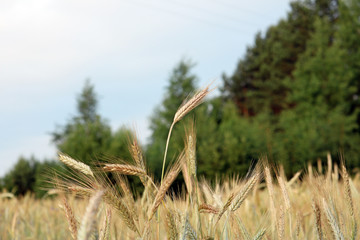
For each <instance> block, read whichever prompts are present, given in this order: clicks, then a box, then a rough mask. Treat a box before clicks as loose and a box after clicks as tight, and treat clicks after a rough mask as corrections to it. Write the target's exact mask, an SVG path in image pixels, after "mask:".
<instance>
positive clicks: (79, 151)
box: [0, 0, 360, 197]
mask: <svg viewBox="0 0 360 240" xmlns="http://www.w3.org/2000/svg"><path fill="white" fill-rule="evenodd" d="M359 16H360V2H359V1H358V0H349V1H335V0H330V1H329V0H306V1H294V2H291V11H290V12H289V13H288V15H287V17H286V19H283V20H281V21H280V22H278V24H277V25H275V26H271V27H270V28H268V29H267V31H266V32H265V33H264V34H261V33H258V34H257V35H256V36H255V39H254V42H253V44H252V45H251V46H249V47H248V48H247V51H246V54H245V56H243V57H241V59H240V60H239V62H238V64H237V67H236V69H234V72H233V74H232V75H229V76H228V75H225V74H224V75H223V77H222V80H223V83H222V84H219V81H218V82H217V83H216V85H220V86H221V87H220V94H218V95H217V96H216V97H213V98H211V99H208V101H207V102H205V103H203V104H202V105H201V106H200V107H199V108H198V109H196V110H195V111H194V112H193V113H192V114H190V115H189V116H187V117H186V118H187V120H186V119H185V120H184V121H183V124H178V125H176V126H175V129H174V132H173V136H172V139H171V141H170V147H169V153H168V156H169V158H170V159H174V158H175V157H176V156H177V154H179V153H180V151H181V150H182V148H183V142H184V140H183V139H184V127H185V126H186V124H187V122H189V120H190V119H191V118H195V121H196V129H197V161H198V174H199V175H200V176H205V177H206V178H207V179H208V180H213V179H215V178H216V177H222V176H225V175H229V174H236V175H243V174H245V173H246V172H247V170H248V168H249V166H250V165H251V164H252V163H253V162H254V161H256V160H257V159H259V157H261V156H264V155H266V156H267V157H268V158H269V160H270V161H272V162H274V163H281V164H283V165H284V168H285V172H286V173H287V174H289V175H292V174H293V173H295V172H296V171H298V170H300V169H303V168H304V167H305V166H306V165H307V164H308V163H311V164H315V162H316V160H317V159H318V158H323V159H324V158H325V156H326V154H327V152H330V153H331V154H332V156H333V157H334V160H335V161H339V157H338V156H339V153H340V152H343V153H344V155H345V158H346V164H347V165H348V168H349V169H352V171H353V172H354V171H357V167H358V166H360V147H359V146H360V135H359V133H360V132H359V127H360V112H359V110H360V99H359V95H360V21H359ZM239 57H240V56H239ZM193 67H194V63H193V62H192V61H191V60H187V59H184V60H181V61H180V62H179V63H178V64H177V65H176V66H175V68H174V69H173V71H172V74H171V76H170V77H169V80H168V85H167V88H166V90H165V92H164V97H163V101H162V102H161V103H159V105H158V106H157V107H156V108H155V109H154V112H153V115H152V116H151V124H150V129H151V136H150V139H149V141H148V143H147V144H146V145H144V146H142V147H143V149H144V155H145V157H146V160H147V163H148V167H149V168H150V169H151V171H152V172H154V174H155V176H156V177H159V176H158V175H159V174H160V172H161V165H162V158H163V153H164V150H165V142H166V137H167V133H168V129H169V127H170V124H171V122H172V119H173V116H174V114H175V112H176V110H177V109H178V107H179V106H180V105H181V103H182V102H183V100H184V99H186V97H188V96H189V94H191V93H194V92H195V91H196V89H197V88H198V87H199V86H198V85H197V82H198V78H197V76H196V73H194V72H193V71H192V69H193ZM97 103H98V97H97V94H96V91H95V89H94V86H93V85H92V84H91V82H90V81H86V83H85V85H84V87H83V89H82V91H81V93H80V94H79V96H78V98H77V114H76V115H75V116H74V117H73V118H72V119H70V120H69V121H68V122H67V123H66V124H65V125H62V126H59V127H58V128H57V129H55V130H54V132H53V133H52V136H53V138H52V139H53V143H54V144H55V145H56V147H57V149H58V150H59V151H61V152H64V153H66V154H69V155H70V156H72V157H73V158H75V159H78V160H81V161H83V162H85V163H87V164H90V165H91V164H93V160H94V159H96V160H97V161H101V160H104V159H106V158H108V157H112V158H114V157H119V158H121V159H124V160H130V159H131V157H130V154H129V151H128V142H129V138H130V136H131V134H135V133H134V132H133V130H132V129H129V128H125V127H122V128H120V129H118V130H116V131H112V129H111V128H110V125H109V123H108V121H107V120H106V119H105V118H104V117H103V116H100V115H99V113H98V112H97ZM129 104H131V103H129ZM50 168H51V169H58V170H59V171H64V172H66V171H67V170H66V168H65V167H64V166H61V165H60V163H58V162H56V161H55V160H47V161H40V160H39V159H36V157H35V156H33V157H30V158H24V157H20V158H19V160H18V162H17V164H16V165H15V166H14V167H13V169H12V170H11V171H10V172H8V173H7V174H6V176H4V177H3V178H2V179H1V181H0V187H1V188H2V189H7V190H8V191H13V192H14V193H16V194H19V195H22V194H24V193H26V192H27V191H33V192H35V193H36V196H38V197H41V196H42V195H43V194H44V193H45V192H44V187H46V184H45V183H44V179H45V177H44V172H48V171H49V169H50Z"/></svg>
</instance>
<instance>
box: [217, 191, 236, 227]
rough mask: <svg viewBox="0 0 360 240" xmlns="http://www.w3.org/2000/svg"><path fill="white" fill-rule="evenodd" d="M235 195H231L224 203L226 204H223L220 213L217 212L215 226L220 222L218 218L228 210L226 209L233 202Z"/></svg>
mask: <svg viewBox="0 0 360 240" xmlns="http://www.w3.org/2000/svg"><path fill="white" fill-rule="evenodd" d="M234 197H235V194H234V193H232V194H231V195H230V196H229V198H228V200H227V201H226V203H225V204H224V206H223V207H222V209H221V211H220V212H219V215H218V217H217V220H216V223H215V225H216V224H217V223H218V222H219V221H220V218H221V217H222V215H224V213H225V212H226V210H228V208H229V207H230V205H231V203H232V201H233V200H234Z"/></svg>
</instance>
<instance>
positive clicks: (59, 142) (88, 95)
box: [53, 81, 131, 165]
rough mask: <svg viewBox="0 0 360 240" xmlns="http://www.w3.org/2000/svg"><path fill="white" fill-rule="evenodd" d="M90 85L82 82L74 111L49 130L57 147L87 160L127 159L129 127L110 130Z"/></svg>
mask: <svg viewBox="0 0 360 240" xmlns="http://www.w3.org/2000/svg"><path fill="white" fill-rule="evenodd" d="M97 106H98V100H97V95H96V93H95V90H94V86H93V85H92V84H91V83H90V82H89V81H86V82H85V86H84V88H83V90H82V92H81V94H80V95H79V96H78V98H77V114H76V115H75V116H74V117H73V118H72V119H71V120H70V121H69V122H68V123H67V124H66V125H65V126H63V127H60V128H59V129H58V130H57V131H55V132H54V133H53V142H54V143H55V144H56V146H57V148H58V150H59V151H61V152H64V153H66V154H68V155H70V156H72V157H74V158H76V159H78V160H80V161H83V162H85V163H87V164H90V165H91V164H92V163H93V162H94V161H101V160H104V159H108V158H114V157H120V158H122V159H124V160H129V159H130V153H129V151H128V140H129V138H130V137H131V131H130V130H128V129H126V128H125V127H122V128H120V129H119V130H117V131H116V132H114V133H113V132H112V131H111V128H110V125H109V124H108V121H107V120H105V119H104V118H102V117H101V116H100V115H99V113H98V111H97V110H98V109H97Z"/></svg>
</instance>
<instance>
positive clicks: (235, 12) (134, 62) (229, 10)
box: [0, 0, 290, 176]
mask: <svg viewBox="0 0 360 240" xmlns="http://www.w3.org/2000/svg"><path fill="white" fill-rule="evenodd" d="M289 2H290V1H289V0H277V1H268V0H253V1H244V0H238V1H235V0H206V1H205V0H195V1H194V0H193V1H190V0H182V1H180V0H167V1H165V0H154V1H145V0H132V1H131V0H117V1H115V0H104V1H98V0H97V1H95V0H86V1H85V0H77V1H72V0H62V1H55V0H8V1H1V2H0V112H1V118H0V130H1V134H0V176H3V175H4V174H5V173H6V172H7V171H8V170H9V169H10V168H11V167H12V166H13V164H14V163H15V162H16V161H17V159H18V157H19V156H20V155H23V156H25V157H29V156H31V155H32V154H33V155H34V156H36V157H37V158H39V159H43V158H54V157H55V155H56V151H55V148H54V146H53V145H52V144H51V143H50V139H51V137H50V135H49V133H50V132H52V131H53V130H54V129H55V126H56V124H60V125H62V124H64V123H66V121H67V120H68V119H70V118H71V116H72V115H73V114H74V113H75V112H76V109H75V103H76V96H77V94H78V93H79V92H80V91H81V88H82V86H83V84H84V81H85V79H86V78H90V79H91V82H92V83H93V84H94V85H95V89H96V91H97V93H98V95H99V97H100V105H99V112H100V114H101V115H102V116H103V117H105V118H107V119H108V120H109V122H110V124H111V126H112V127H113V128H114V129H117V128H119V127H121V126H122V125H126V126H130V127H131V126H133V125H136V126H137V130H138V134H139V136H140V138H141V139H142V140H143V141H145V139H146V138H147V137H148V136H149V134H150V132H149V130H148V119H149V116H150V115H151V113H152V111H153V109H154V108H155V106H156V105H158V104H159V103H160V102H161V99H162V97H163V94H164V87H165V86H166V85H167V79H168V77H169V74H170V72H171V70H172V68H173V67H174V66H175V65H176V63H178V62H179V60H180V59H181V58H184V57H185V58H190V59H192V60H193V61H194V62H196V63H197V65H196V67H195V68H194V73H195V74H197V76H199V79H200V82H199V84H200V86H203V85H205V84H206V83H208V82H210V81H212V80H213V79H215V78H217V79H218V81H217V84H218V85H221V84H222V80H221V75H222V74H223V73H227V74H231V73H232V72H233V71H234V69H235V66H236V64H237V62H238V60H239V59H240V58H241V57H242V56H243V54H244V53H245V50H246V47H247V46H248V45H250V44H252V43H253V40H254V36H255V34H256V33H257V32H258V31H262V32H264V31H265V30H266V28H267V27H268V26H270V25H272V24H276V23H277V22H278V20H279V19H280V18H284V17H286V13H287V11H288V10H289Z"/></svg>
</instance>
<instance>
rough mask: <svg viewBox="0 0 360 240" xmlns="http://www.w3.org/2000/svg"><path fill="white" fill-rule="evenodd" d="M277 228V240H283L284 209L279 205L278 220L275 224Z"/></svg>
mask: <svg viewBox="0 0 360 240" xmlns="http://www.w3.org/2000/svg"><path fill="white" fill-rule="evenodd" d="M277 227H278V238H279V240H282V239H284V235H285V213H284V207H283V206H282V205H280V208H279V219H278V222H277Z"/></svg>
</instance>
